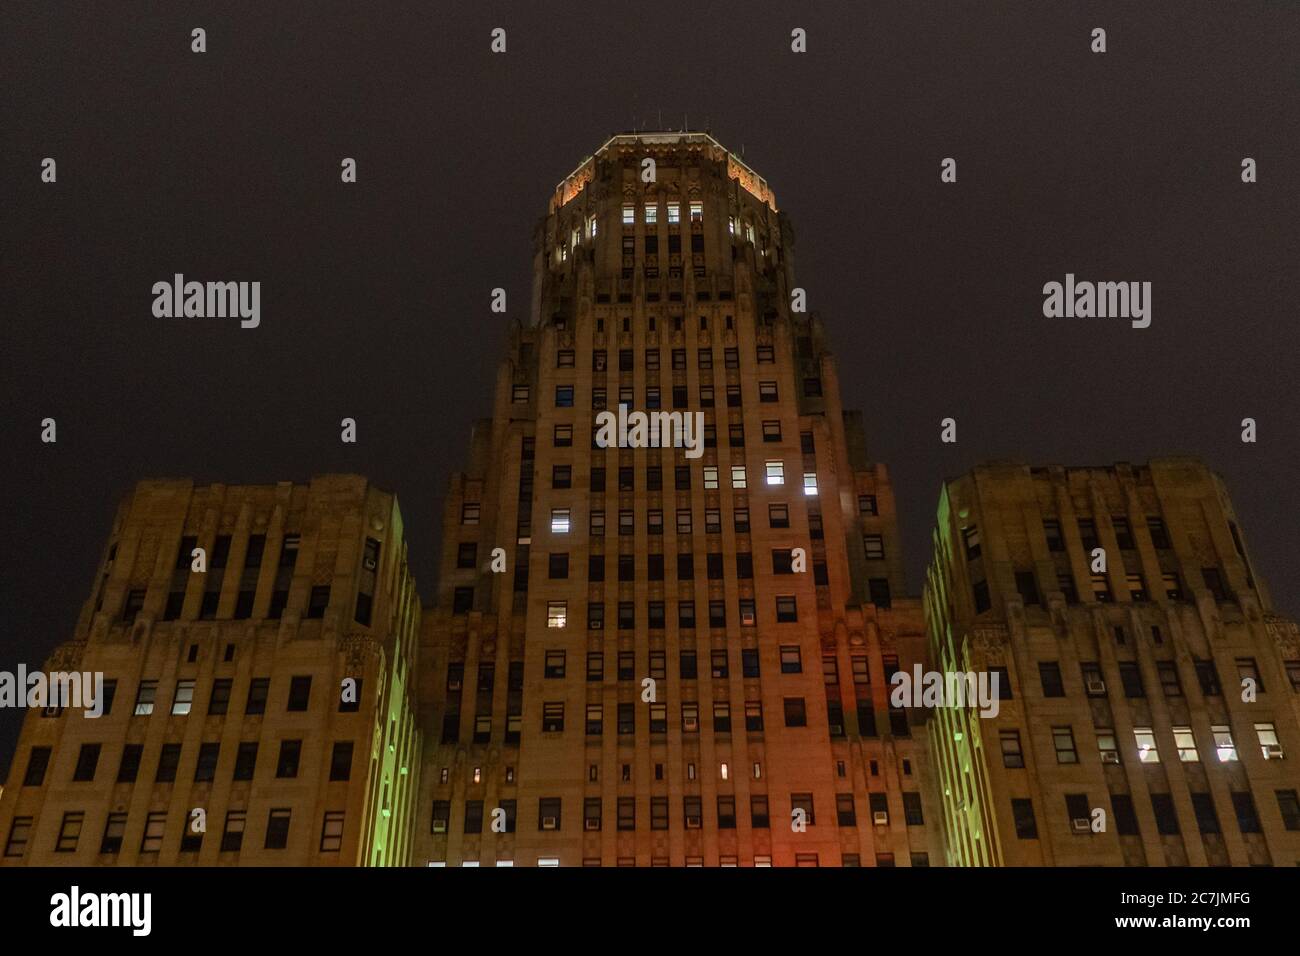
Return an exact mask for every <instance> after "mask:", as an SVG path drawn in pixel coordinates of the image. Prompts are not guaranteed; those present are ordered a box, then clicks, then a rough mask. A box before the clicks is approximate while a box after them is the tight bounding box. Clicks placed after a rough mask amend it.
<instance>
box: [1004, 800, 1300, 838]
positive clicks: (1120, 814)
mask: <svg viewBox="0 0 1300 956" xmlns="http://www.w3.org/2000/svg"><path fill="white" fill-rule="evenodd" d="M1273 794H1274V797H1275V798H1276V800H1277V805H1278V811H1279V813H1280V814H1281V817H1282V824H1283V826H1284V827H1286V829H1288V830H1300V797H1298V796H1297V793H1296V791H1295V790H1275V791H1273ZM1230 799H1231V801H1232V811H1233V815H1234V816H1235V817H1236V819H1237V829H1238V830H1239V831H1240V832H1242V833H1261V832H1263V828H1262V827H1261V825H1260V819H1259V813H1258V811H1257V810H1256V807H1255V797H1254V795H1253V794H1252V793H1251V792H1250V791H1249V790H1239V791H1233V792H1232V793H1231V794H1230ZM1191 803H1192V813H1193V815H1194V817H1195V820H1196V828H1197V830H1198V831H1199V832H1200V833H1203V834H1205V833H1216V834H1217V833H1222V832H1223V830H1222V828H1221V825H1220V822H1219V813H1218V810H1217V808H1216V807H1215V803H1214V796H1213V794H1210V793H1208V792H1207V793H1195V792H1194V793H1192V794H1191ZM1097 810H1103V812H1104V808H1100V807H1093V806H1092V804H1091V801H1089V799H1088V795H1087V794H1086V793H1067V794H1065V816H1066V825H1067V826H1068V827H1069V829H1070V832H1071V833H1074V834H1076V835H1079V836H1087V835H1089V834H1091V833H1093V832H1097V831H1094V830H1093V821H1094V819H1097V820H1101V819H1102V818H1101V816H1100V815H1097V816H1094V814H1095V813H1096V811H1097ZM1110 812H1111V821H1113V823H1114V830H1115V832H1116V833H1118V834H1119V835H1120V836H1140V835H1141V830H1140V828H1139V826H1138V816H1137V812H1136V810H1135V808H1134V805H1133V797H1132V796H1131V795H1130V794H1126V793H1113V794H1111V795H1110ZM1151 813H1152V816H1153V817H1154V819H1155V824H1156V832H1157V833H1159V834H1160V835H1161V836H1177V835H1178V834H1180V833H1181V832H1182V829H1181V827H1180V825H1179V821H1178V813H1177V811H1176V809H1175V804H1174V798H1173V795H1172V794H1169V793H1153V794H1151ZM1011 815H1012V819H1013V820H1014V821H1015V827H1016V836H1017V837H1019V838H1020V839H1022V840H1036V839H1038V823H1037V821H1036V820H1035V818H1034V804H1033V801H1032V800H1031V799H1029V798H1027V797H1013V798H1012V800H1011ZM1111 821H1107V825H1108V827H1109V823H1110V822H1111Z"/></svg>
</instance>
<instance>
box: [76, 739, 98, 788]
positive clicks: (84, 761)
mask: <svg viewBox="0 0 1300 956" xmlns="http://www.w3.org/2000/svg"><path fill="white" fill-rule="evenodd" d="M98 766H99V744H82V745H81V750H80V751H79V752H78V753H77V767H76V769H75V770H73V772H72V779H73V780H74V781H78V782H80V781H88V780H94V779H95V768H96V767H98Z"/></svg>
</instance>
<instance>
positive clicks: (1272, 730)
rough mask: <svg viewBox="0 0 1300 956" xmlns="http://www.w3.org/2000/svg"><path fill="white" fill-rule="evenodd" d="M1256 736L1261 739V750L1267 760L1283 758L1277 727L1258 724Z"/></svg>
mask: <svg viewBox="0 0 1300 956" xmlns="http://www.w3.org/2000/svg"><path fill="white" fill-rule="evenodd" d="M1255 734H1256V735H1257V736H1258V737H1259V749H1260V752H1261V753H1263V755H1264V759H1265V760H1280V759H1281V758H1282V744H1281V742H1280V741H1279V740H1278V739H1277V727H1275V726H1274V725H1273V724H1256V725H1255Z"/></svg>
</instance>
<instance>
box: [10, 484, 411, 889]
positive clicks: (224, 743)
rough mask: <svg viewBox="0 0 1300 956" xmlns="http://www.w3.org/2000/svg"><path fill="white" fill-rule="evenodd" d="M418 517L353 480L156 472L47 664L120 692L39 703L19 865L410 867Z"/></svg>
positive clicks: (26, 735) (130, 505) (13, 854)
mask: <svg viewBox="0 0 1300 956" xmlns="http://www.w3.org/2000/svg"><path fill="white" fill-rule="evenodd" d="M402 530H403V529H402V520H401V515H400V512H399V511H398V508H397V502H396V499H395V498H394V497H393V496H392V495H390V494H387V493H385V492H382V491H379V490H378V489H376V488H374V487H373V486H371V485H369V484H368V483H367V482H366V481H365V479H363V478H358V477H354V476H327V477H322V478H317V479H315V480H313V481H312V482H311V483H310V484H299V485H295V484H290V483H287V482H286V483H282V484H278V485H268V486H233V485H232V486H226V485H209V486H204V487H198V486H195V485H194V484H193V483H192V482H189V481H147V482H141V483H140V484H139V485H138V486H137V487H136V489H135V491H134V493H132V494H131V495H129V496H128V497H127V498H126V500H125V501H124V502H123V503H122V505H121V507H120V508H119V511H118V514H117V518H116V520H115V522H114V525H113V531H112V534H111V536H110V538H109V541H108V544H107V547H106V549H105V553H104V559H103V565H102V569H101V573H100V576H99V580H98V582H97V583H96V585H95V588H94V593H93V594H92V596H91V599H90V601H89V602H87V604H86V606H85V608H84V610H83V612H82V614H81V618H80V621H79V622H78V625H77V628H76V633H75V636H74V638H73V640H72V641H70V642H68V643H66V644H64V645H62V646H61V647H60V648H58V649H57V650H56V651H55V653H54V654H53V655H52V657H51V658H50V660H49V661H47V662H46V665H45V669H46V671H47V672H49V671H72V670H76V671H81V672H102V674H103V676H104V680H105V681H106V684H105V687H106V688H111V690H109V693H111V706H109V707H107V708H106V710H105V713H103V714H102V716H99V717H96V718H92V717H88V716H86V715H85V713H84V711H83V710H82V709H80V708H65V709H63V710H62V711H59V710H57V709H55V708H41V709H32V710H29V712H28V713H27V715H26V718H25V722H24V725H23V730H22V735H21V738H20V741H19V745H18V749H17V753H16V756H15V759H14V762H13V766H12V767H11V770H10V781H9V784H10V785H9V786H6V787H5V789H4V791H3V795H2V796H0V839H4V841H5V847H4V853H3V855H2V856H0V864H2V865H15V864H17V865H39V866H50V865H59V864H77V865H82V866H86V865H112V864H118V865H137V866H142V865H160V866H177V865H187V864H189V865H194V864H197V865H206V866H225V865H239V866H249V865H278V866H301V865H313V866H329V865H348V866H351V865H382V864H405V863H407V862H408V861H409V859H410V855H409V854H410V847H411V830H412V819H413V814H414V812H415V807H414V803H413V801H414V789H415V778H416V774H417V773H418V770H419V766H418V759H419V747H420V741H419V734H418V730H417V727H416V721H415V709H414V695H413V693H412V688H411V687H410V685H411V683H412V676H411V675H412V672H413V669H414V667H415V661H416V657H415V655H416V650H417V647H418V632H419V619H420V606H419V600H418V596H417V595H416V592H415V587H414V584H413V582H412V579H411V577H410V575H409V573H408V572H407V568H406V545H405V543H404V541H403V537H402ZM196 548H198V549H202V551H203V554H202V559H203V561H204V563H205V565H206V569H205V570H203V571H201V572H196V571H194V570H192V569H193V568H194V566H195V565H194V560H195V556H194V550H195V549H196ZM349 678H351V679H354V680H355V684H347V685H346V687H345V682H346V681H347V680H348V679H349ZM109 682H111V683H109ZM352 687H356V688H357V689H358V690H359V693H356V694H353V693H351V692H350V690H351V688H352ZM107 696H108V694H107V693H106V694H105V697H107ZM345 697H346V698H348V699H347V700H346V701H345ZM353 701H355V705H354V704H353ZM196 810H198V811H202V814H196V813H195V811H196ZM200 820H202V826H203V828H204V829H205V830H206V832H202V833H196V832H194V831H195V830H197V829H199V827H200V824H199V822H198V821H200Z"/></svg>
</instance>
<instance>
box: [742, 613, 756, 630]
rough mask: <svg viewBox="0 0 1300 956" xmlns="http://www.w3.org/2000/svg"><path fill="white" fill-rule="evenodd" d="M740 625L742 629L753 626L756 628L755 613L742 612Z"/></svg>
mask: <svg viewBox="0 0 1300 956" xmlns="http://www.w3.org/2000/svg"><path fill="white" fill-rule="evenodd" d="M740 624H741V626H742V627H753V626H754V612H753V611H741V612H740Z"/></svg>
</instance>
